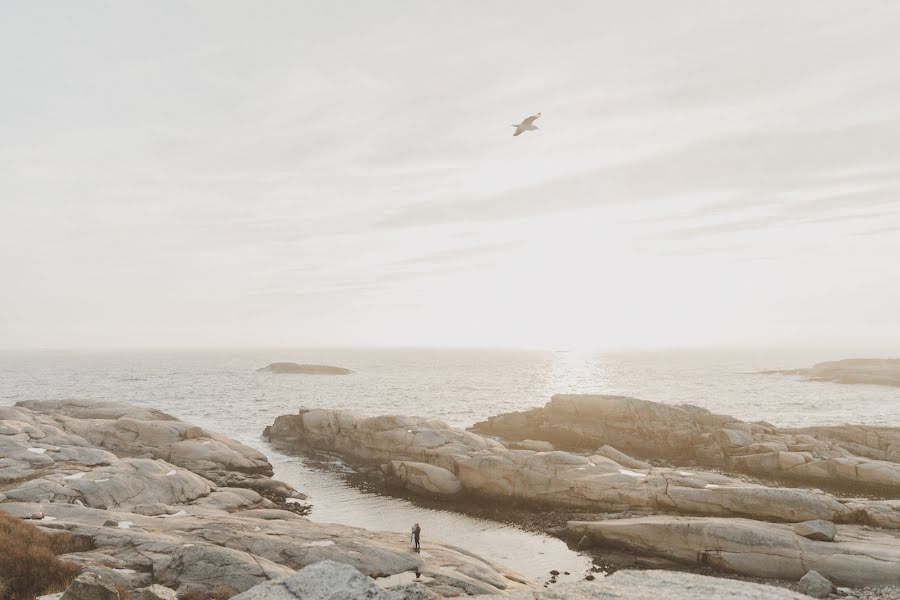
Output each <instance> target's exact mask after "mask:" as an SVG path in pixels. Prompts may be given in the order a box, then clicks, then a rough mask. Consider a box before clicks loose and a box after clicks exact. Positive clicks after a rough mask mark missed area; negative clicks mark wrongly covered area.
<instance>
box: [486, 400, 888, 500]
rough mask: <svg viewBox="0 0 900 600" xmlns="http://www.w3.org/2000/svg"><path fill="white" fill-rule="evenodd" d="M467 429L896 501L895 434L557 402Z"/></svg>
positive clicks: (671, 409)
mask: <svg viewBox="0 0 900 600" xmlns="http://www.w3.org/2000/svg"><path fill="white" fill-rule="evenodd" d="M472 429H473V431H476V432H478V433H483V434H487V435H495V436H501V437H503V438H505V439H509V440H521V439H538V440H545V441H548V442H551V443H553V444H555V445H556V446H557V447H561V448H570V449H571V448H579V449H585V450H590V449H592V448H597V447H598V446H600V445H610V446H613V447H614V448H615V449H617V450H619V451H623V452H625V453H628V454H633V455H635V456H637V457H643V458H657V459H665V460H670V461H675V462H681V463H686V462H696V463H699V464H703V465H707V466H713V467H717V468H723V469H729V470H735V471H740V472H746V473H751V474H757V475H765V476H767V477H773V478H778V479H783V480H792V481H808V482H815V483H816V485H820V486H835V487H853V488H857V487H859V486H865V487H867V488H870V489H874V490H878V491H880V492H884V493H889V494H898V495H900V428H897V427H876V426H869V425H845V426H836V427H816V428H807V429H779V428H777V427H775V426H772V425H770V424H767V423H745V422H742V421H739V420H737V419H735V418H733V417H729V416H724V415H717V414H713V413H711V412H709V411H708V410H705V409H703V408H699V407H696V406H691V405H686V404H685V405H680V406H672V405H668V404H661V403H658V402H648V401H646V400H638V399H636V398H628V397H625V396H605V395H578V394H558V395H555V396H553V398H552V399H551V400H550V402H548V403H547V404H546V405H545V406H544V407H543V408H535V409H532V410H528V411H522V412H515V413H507V414H502V415H497V416H495V417H491V418H489V419H488V420H487V421H483V422H480V423H476V424H475V425H474V426H473V428H472ZM614 460H615V459H614Z"/></svg>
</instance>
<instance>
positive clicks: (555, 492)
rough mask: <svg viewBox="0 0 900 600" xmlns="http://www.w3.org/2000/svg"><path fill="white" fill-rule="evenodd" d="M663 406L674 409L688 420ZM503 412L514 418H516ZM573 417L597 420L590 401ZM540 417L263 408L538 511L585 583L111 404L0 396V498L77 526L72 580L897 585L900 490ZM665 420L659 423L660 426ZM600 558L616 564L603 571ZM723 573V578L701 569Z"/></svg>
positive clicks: (378, 471) (180, 592) (432, 480)
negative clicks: (743, 462)
mask: <svg viewBox="0 0 900 600" xmlns="http://www.w3.org/2000/svg"><path fill="white" fill-rule="evenodd" d="M585 402H587V403H588V404H598V405H603V404H604V403H603V401H602V400H596V399H590V400H585ZM634 402H636V403H638V405H639V406H643V407H644V409H646V406H644V405H642V404H640V401H634ZM548 406H549V405H548ZM636 406H637V405H636ZM598 410H599V409H598ZM634 410H636V409H635V408H634V407H632V413H633V414H639V413H635V412H634ZM660 410H663V409H660ZM530 414H531V413H530ZM665 414H666V415H667V419H668V421H667V422H666V424H665V427H670V428H671V427H672V425H673V424H677V425H678V426H679V427H681V426H682V425H683V424H684V423H682V422H681V421H672V420H671V419H670V418H669V417H671V415H670V414H669V413H665ZM689 414H692V415H695V414H701V413H696V411H689ZM515 418H516V419H517V418H518V417H515ZM692 418H696V417H692ZM718 418H719V419H720V421H715V422H716V423H719V424H721V425H722V426H723V428H725V429H729V427H735V429H729V430H730V431H742V429H741V426H740V422H737V421H735V420H727V418H724V417H718ZM529 419H531V420H527V419H526V423H534V422H535V421H534V419H533V415H532V416H531V417H529ZM721 419H725V420H721ZM701 420H702V421H703V422H704V423H707V426H708V423H711V422H713V421H711V417H709V416H704V417H703V418H702V419H701ZM493 422H494V424H497V423H498V421H496V420H495V421H493ZM499 422H500V423H502V424H503V427H505V428H507V429H509V427H508V423H509V422H510V417H508V416H503V418H502V419H501V420H500V421H499ZM580 422H581V424H582V426H583V425H584V424H585V423H587V422H588V421H587V420H585V419H584V418H583V415H582V418H581V420H580ZM552 423H553V426H552V427H549V428H548V427H547V426H546V425H544V426H542V427H538V428H533V427H524V428H522V429H521V430H520V431H519V432H518V433H517V434H516V435H512V434H511V433H509V431H507V432H506V433H507V435H506V436H504V438H502V439H501V438H499V437H498V436H487V435H484V434H481V433H475V432H472V431H462V430H459V429H454V428H451V427H448V426H447V425H446V424H444V423H442V422H440V421H434V420H429V419H416V418H410V417H396V416H387V417H374V418H365V417H361V416H358V415H353V414H352V413H346V412H343V411H330V410H314V411H306V410H301V411H300V412H299V413H297V414H294V415H285V416H282V417H279V418H278V419H276V421H275V423H273V425H272V426H271V427H269V428H267V430H266V432H265V438H266V439H268V440H269V441H270V442H271V443H272V444H273V445H275V446H277V447H279V448H281V449H286V450H292V451H297V452H304V453H310V452H311V453H323V452H324V453H328V454H330V455H338V456H341V457H343V458H344V459H346V460H347V461H349V462H351V463H353V464H355V465H356V466H357V467H358V468H357V469H356V470H355V472H354V475H353V477H354V478H356V479H357V481H358V482H367V483H369V484H373V483H374V484H376V485H377V486H380V488H381V489H383V490H384V492H385V493H393V494H397V495H404V494H405V495H412V496H415V497H419V498H427V499H429V500H428V501H430V502H434V503H439V504H440V505H441V506H442V507H444V508H451V509H454V510H459V511H462V512H466V511H471V512H480V514H481V515H482V516H485V517H487V518H492V519H497V520H504V521H513V522H517V523H519V524H523V525H525V526H526V527H527V528H530V529H534V530H541V531H550V532H551V533H553V534H555V535H557V536H558V537H560V538H563V539H565V540H567V541H568V542H569V543H570V545H571V546H572V547H577V548H578V549H579V551H582V552H585V553H586V554H588V555H591V556H594V557H595V558H596V563H597V565H598V566H597V567H596V571H597V575H596V577H595V576H594V575H593V574H589V575H588V576H587V578H586V579H588V580H589V581H583V582H582V583H580V584H570V583H565V584H563V583H559V584H552V583H550V582H548V583H545V584H544V587H543V588H542V587H541V586H540V584H537V583H535V582H533V581H529V580H528V579H526V578H524V577H522V576H520V575H518V574H516V573H514V572H512V571H510V570H509V569H508V568H506V567H504V566H501V565H498V564H494V563H492V562H491V561H489V560H486V559H483V558H481V557H478V556H476V555H474V554H472V553H471V552H469V551H467V550H465V549H462V548H457V547H454V546H448V545H446V544H442V543H440V542H439V541H434V540H429V543H428V546H427V548H426V549H425V550H423V551H422V552H421V553H415V552H413V551H411V549H410V548H409V543H408V539H407V536H406V535H404V534H398V533H389V532H377V531H370V530H365V529H359V528H354V527H348V526H343V525H336V524H328V523H316V522H312V521H309V520H308V519H307V518H305V517H304V516H303V515H304V514H305V512H306V511H307V510H308V505H307V504H306V499H305V497H304V496H303V494H302V493H301V492H300V491H297V490H294V489H293V488H291V486H289V485H287V484H285V483H283V482H279V481H277V480H274V479H272V477H271V476H272V466H271V464H270V463H269V462H268V460H267V459H266V457H265V456H264V455H263V454H262V453H260V452H259V451H257V450H256V449H254V448H250V447H248V446H245V445H243V444H240V443H238V442H236V441H234V440H231V439H229V438H227V437H224V436H221V435H219V434H216V433H214V432H211V431H208V430H206V429H203V428H200V427H196V426H194V425H191V424H188V423H185V422H182V421H180V420H178V419H177V418H175V417H173V416H171V415H169V414H166V413H163V412H160V411H157V410H153V409H148V408H144V407H141V406H132V405H128V404H123V403H118V402H82V401H74V400H69V401H53V402H21V403H19V404H17V405H16V406H14V407H0V511H2V512H3V513H5V514H8V515H11V516H12V517H16V518H18V519H22V521H23V522H26V523H31V524H33V525H34V526H35V527H37V528H38V529H39V530H41V531H43V532H45V533H49V534H61V533H66V534H67V535H69V536H71V537H72V539H75V540H77V541H78V542H79V543H78V551H72V552H69V553H67V554H63V555H60V556H59V557H58V558H59V559H61V560H63V561H66V562H68V563H72V564H75V565H77V567H78V569H79V570H80V574H79V575H78V578H77V579H76V580H75V581H74V582H73V583H72V584H71V585H70V586H69V590H68V591H67V592H66V593H65V594H64V595H62V599H63V600H89V599H98V598H102V599H103V600H117V599H118V600H124V598H126V597H130V598H131V599H132V600H173V599H175V598H191V599H197V598H208V599H212V598H221V597H230V596H233V595H235V594H237V596H235V597H236V598H239V599H240V600H254V599H256V598H274V599H279V598H283V599H284V600H290V599H292V598H301V597H302V598H318V597H321V598H326V597H329V596H327V595H323V594H325V593H326V592H328V590H332V589H339V588H340V586H342V585H349V586H351V588H349V589H360V590H369V591H372V589H375V591H376V592H377V594H380V595H372V596H371V597H373V598H384V599H386V600H400V599H401V598H407V599H409V600H412V599H415V598H440V597H454V596H466V595H469V596H479V595H480V596H481V597H498V596H510V597H513V598H518V597H522V598H525V597H527V598H547V599H549V598H568V597H572V598H633V599H640V598H649V597H650V595H651V594H653V593H657V594H658V593H659V590H660V589H661V587H666V588H667V590H666V593H668V594H669V595H671V596H673V597H674V598H676V599H677V598H692V597H696V596H695V595H693V594H694V592H696V591H697V590H701V589H702V590H706V591H705V592H704V595H711V596H713V597H719V598H735V599H737V598H760V599H761V598H773V599H776V600H777V599H780V598H784V599H792V600H797V599H798V598H802V597H803V596H800V595H798V594H797V593H796V591H797V590H800V591H805V592H807V593H813V594H817V593H825V595H826V596H827V595H828V593H832V594H837V593H839V588H835V587H832V586H833V585H837V586H846V588H847V589H843V593H844V594H848V593H849V594H850V595H849V596H848V597H852V598H889V597H891V596H890V594H893V593H894V592H895V591H896V588H892V587H890V586H891V585H894V584H900V581H897V578H898V577H900V540H898V535H900V504H898V501H897V500H894V499H893V498H894V497H895V496H889V497H888V498H887V499H883V500H872V499H867V498H843V497H840V496H837V495H834V494H829V493H825V492H822V491H820V490H811V489H802V488H788V487H777V486H772V485H764V484H762V483H758V482H748V481H746V477H745V478H743V479H742V478H739V477H735V476H732V474H729V473H726V472H722V473H716V472H712V471H709V470H705V469H703V468H700V467H699V466H697V465H695V466H694V467H691V468H688V467H685V466H683V465H680V464H678V462H677V461H675V460H674V459H675V458H676V457H679V456H680V455H678V456H676V454H667V455H666V458H665V459H660V458H658V457H651V456H646V455H642V456H640V457H638V456H632V455H630V454H627V453H626V452H624V451H623V450H622V449H619V448H617V447H613V446H612V445H601V446H599V447H598V448H594V449H593V450H591V451H586V452H581V453H577V452H569V451H563V450H556V449H554V444H553V443H552V442H550V441H548V440H549V439H552V438H553V437H554V436H557V435H562V431H561V430H559V429H558V428H557V427H556V423H557V421H552ZM730 424H731V425H730ZM484 427H485V425H483V424H480V425H479V426H478V428H479V429H481V428H484ZM654 427H657V428H658V427H663V425H659V424H654ZM761 427H764V428H767V429H765V430H762V431H759V430H757V431H753V430H752V428H751V431H750V432H749V434H750V435H757V436H768V435H774V436H797V435H804V436H809V437H811V438H814V439H817V440H820V441H822V440H825V441H822V443H823V444H826V442H827V444H826V445H825V446H823V447H822V448H823V449H822V450H821V451H820V450H819V449H818V448H815V449H813V450H809V451H807V452H809V454H810V455H811V456H812V458H813V459H814V460H831V456H832V454H833V453H834V452H837V450H835V448H844V446H843V445H842V444H849V443H851V442H848V441H847V439H845V438H846V437H847V436H846V435H845V434H846V431H843V430H837V429H835V430H828V431H826V432H824V433H822V434H821V435H819V436H816V435H815V434H814V433H810V432H806V433H796V432H785V431H781V430H775V429H772V428H771V427H769V426H767V425H762V426H761ZM769 430H771V431H769ZM585 431H587V429H584V431H583V432H582V433H584V432H585ZM642 431H644V430H642ZM707 433H709V432H708V431H701V432H700V433H699V434H698V435H700V436H703V435H704V434H707ZM888 433H889V434H890V435H893V433H892V432H890V431H889V432H888ZM598 436H599V437H601V438H602V437H603V435H600V434H599V433H598ZM720 437H721V436H718V437H717V436H715V435H712V438H713V439H719V438H720ZM850 437H851V438H852V443H853V444H856V445H857V446H858V448H857V449H858V450H859V449H863V448H868V449H869V450H870V451H871V452H870V453H871V454H872V455H873V456H875V455H877V456H882V457H883V456H887V457H891V456H893V453H894V452H895V448H894V446H893V445H892V444H890V443H889V444H887V445H884V444H880V442H879V443H875V442H873V441H871V440H870V441H869V442H867V443H861V442H860V440H859V439H858V438H857V437H854V436H850ZM510 438H516V439H515V441H510ZM579 439H587V438H586V437H585V436H582V437H581V438H579ZM610 439H612V438H610ZM671 439H676V438H675V437H673V436H671V435H669V436H666V435H662V434H661V433H660V434H658V435H657V441H656V442H654V443H656V444H663V443H669V442H668V441H666V440H671ZM701 439H704V440H706V439H707V438H703V437H701ZM721 439H724V440H727V439H729V438H728V436H727V434H726V435H725V437H721ZM866 439H869V438H866ZM872 439H873V440H874V439H875V438H872ZM883 439H885V438H884V436H883V435H881V434H879V436H878V437H877V440H883ZM616 440H617V441H619V442H621V441H622V439H620V438H616ZM842 440H843V441H842ZM864 441H865V440H864ZM751 443H753V444H756V443H765V442H764V441H760V440H755V439H754V441H752V442H751ZM622 445H623V446H625V445H624V444H622ZM769 449H770V450H771V448H769ZM779 451H780V450H779ZM784 451H785V452H792V451H796V450H792V449H791V448H790V447H788V449H787V450H784ZM844 451H846V452H849V451H848V450H846V449H845V450H844ZM829 453H830V454H829ZM862 454H863V453H862V452H860V453H859V454H854V455H853V456H854V457H855V458H854V459H853V460H856V459H861V458H865V457H862ZM723 456H726V457H727V456H731V454H730V453H728V454H725V453H723ZM823 457H824V458H823ZM843 458H846V456H845V457H843ZM866 460H868V461H880V460H881V459H880V458H866ZM882 462H886V463H891V461H882ZM891 464H893V463H891ZM731 465H733V463H730V462H728V461H727V460H723V461H721V462H720V463H719V466H720V467H727V466H731ZM883 490H884V491H886V492H887V493H888V494H890V492H891V490H892V488H891V487H889V486H888V487H885V488H883ZM485 499H489V500H490V502H489V503H486V502H485V501H484V500H485ZM810 520H812V522H808V521H810ZM617 557H621V560H619V561H617V560H616V558H617ZM322 561H334V562H332V563H329V562H325V563H323V562H322ZM604 563H606V564H608V566H610V567H611V568H610V569H608V570H609V571H610V572H613V571H614V573H612V574H611V575H607V576H603V575H602V574H600V573H599V571H601V570H603V569H601V568H600V567H601V565H604ZM323 565H324V566H323ZM304 567H305V568H304ZM621 567H640V568H642V569H645V568H651V569H654V568H655V569H659V568H665V569H674V570H665V571H654V570H650V571H645V570H641V571H633V570H630V569H628V568H625V569H621ZM550 568H552V565H548V570H549V569H550ZM348 569H349V571H348ZM812 569H815V571H817V572H816V573H814V574H809V573H807V571H810V572H812ZM298 570H299V571H298ZM717 572H718V573H720V574H721V575H722V576H720V577H707V576H704V575H705V574H716V573H717ZM701 573H702V574H701ZM2 577H3V575H2V574H0V584H2V583H3V582H2ZM591 580H592V581H591ZM823 580H825V581H827V583H823ZM551 581H552V580H551ZM760 582H767V583H772V584H774V585H777V586H781V587H772V586H769V585H761V584H760ZM371 585H374V586H375V588H371ZM826 585H827V588H828V589H827V591H826V592H822V590H823V589H825V588H824V587H823V586H826ZM353 586H357V587H353ZM673 586H674V588H673ZM816 586H818V587H816ZM864 586H878V587H874V588H871V589H864ZM788 588H790V589H788ZM850 588H853V589H850ZM298 590H300V591H298ZM317 590H318V591H317ZM323 590H324V591H323ZM654 590H655V592H654ZM817 590H818V591H817ZM329 593H330V592H329ZM366 593H368V592H366ZM372 593H373V594H375V592H372ZM316 594H320V595H318V596H317V595H316ZM57 597H58V596H57ZM351 597H352V596H351ZM821 597H824V596H821Z"/></svg>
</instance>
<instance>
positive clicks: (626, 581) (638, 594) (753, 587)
mask: <svg viewBox="0 0 900 600" xmlns="http://www.w3.org/2000/svg"><path fill="white" fill-rule="evenodd" d="M417 588H418V589H417ZM421 589H422V588H421V586H415V584H414V586H401V587H396V588H389V589H382V588H379V587H378V585H377V584H376V582H375V581H373V580H372V579H371V578H368V577H365V576H364V575H363V574H362V573H360V572H359V571H356V570H355V569H353V568H352V567H348V566H347V565H342V564H340V563H334V562H331V561H325V562H322V563H317V564H315V565H311V566H308V567H305V568H304V569H302V570H300V571H298V572H297V573H295V574H294V575H291V576H290V577H287V578H285V579H282V580H279V581H272V582H268V583H264V584H261V585H259V586H257V587H255V588H251V589H250V590H247V591H246V592H244V593H243V594H240V595H238V596H235V597H234V598H233V600H301V599H302V600H357V599H359V598H370V599H372V600H422V599H427V598H432V597H434V596H431V595H428V596H425V595H421V591H420V590H421ZM426 590H427V588H426ZM661 590H664V593H665V596H666V597H667V598H669V599H671V600H696V599H697V598H714V599H715V600H808V598H809V597H808V596H804V595H802V594H798V593H797V592H793V591H791V590H787V589H784V588H777V587H772V586H768V585H761V584H758V583H750V582H746V581H738V580H733V579H722V578H716V577H707V576H703V575H695V574H693V573H683V572H677V571H631V570H622V571H617V572H615V573H613V574H612V575H610V576H607V577H603V578H600V579H597V580H596V581H592V582H586V581H582V582H578V583H563V584H558V585H554V586H553V587H551V588H548V589H544V590H540V591H537V590H534V591H518V592H517V591H513V592H512V593H510V594H508V595H504V596H502V597H503V598H506V599H507V600H626V599H627V600H658V599H659V596H660V592H661ZM499 597H500V596H497V595H495V594H491V595H477V596H472V597H471V598H472V600H495V599H497V598H499Z"/></svg>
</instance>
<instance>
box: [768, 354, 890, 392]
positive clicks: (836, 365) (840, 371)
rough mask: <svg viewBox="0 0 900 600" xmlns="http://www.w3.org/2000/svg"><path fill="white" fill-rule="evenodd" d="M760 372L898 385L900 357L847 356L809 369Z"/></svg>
mask: <svg viewBox="0 0 900 600" xmlns="http://www.w3.org/2000/svg"><path fill="white" fill-rule="evenodd" d="M760 373H761V374H763V375H800V376H802V377H805V378H806V379H808V380H810V381H830V382H832V383H848V384H851V383H868V384H872V385H889V386H894V387H900V358H847V359H844V360H833V361H828V362H822V363H818V364H816V365H813V366H812V367H810V368H809V369H777V370H772V371H761V372H760Z"/></svg>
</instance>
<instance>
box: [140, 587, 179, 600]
mask: <svg viewBox="0 0 900 600" xmlns="http://www.w3.org/2000/svg"><path fill="white" fill-rule="evenodd" d="M129 596H130V597H131V600H178V594H176V593H175V590H173V589H172V588H167V587H165V586H162V585H159V584H156V583H154V584H153V585H151V586H147V587H142V588H138V589H136V590H132V591H131V592H130V593H129Z"/></svg>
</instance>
